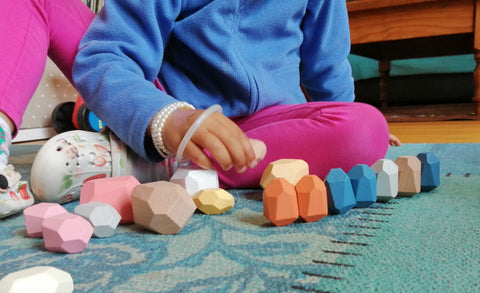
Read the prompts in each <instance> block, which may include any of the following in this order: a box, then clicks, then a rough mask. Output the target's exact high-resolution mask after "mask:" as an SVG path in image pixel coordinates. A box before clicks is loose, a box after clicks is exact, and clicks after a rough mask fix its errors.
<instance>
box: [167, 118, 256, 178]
mask: <svg viewBox="0 0 480 293" xmlns="http://www.w3.org/2000/svg"><path fill="white" fill-rule="evenodd" d="M202 112H203V110H185V109H180V110H177V111H175V112H173V114H172V115H171V117H170V118H169V119H168V120H167V122H166V123H165V126H164V128H163V132H162V134H163V142H164V144H165V146H166V147H167V148H168V150H170V151H172V152H174V153H176V152H177V150H178V147H179V145H180V143H181V141H182V138H183V136H184V135H185V133H186V132H187V131H188V129H189V128H190V126H192V124H193V123H194V122H195V120H196V119H197V118H198V116H200V114H201V113H202ZM204 150H205V151H207V152H208V153H209V154H210V155H211V157H212V158H213V159H214V160H215V161H216V162H217V163H218V164H219V165H220V167H221V168H222V169H223V170H229V169H231V168H232V167H234V168H235V170H236V171H237V172H239V173H243V172H245V171H246V170H247V168H248V167H250V168H254V167H255V166H256V165H257V159H256V158H255V152H254V150H253V148H252V145H251V143H250V141H249V139H248V137H247V136H246V135H245V133H244V132H243V131H242V130H241V129H240V128H239V127H238V126H237V125H236V124H235V123H234V122H233V121H232V120H230V119H229V118H228V117H226V116H225V115H223V114H221V113H218V112H215V113H213V114H211V115H210V116H209V117H208V118H207V119H206V120H205V121H204V122H203V123H202V124H201V125H200V126H199V127H198V129H197V130H196V131H195V133H194V134H193V136H192V138H191V139H190V141H189V142H188V144H187V146H186V148H185V151H184V152H183V157H184V158H187V159H189V160H191V161H193V162H194V163H195V164H197V165H199V166H200V167H202V168H205V169H209V168H212V166H213V162H212V160H211V159H210V158H209V157H208V156H207V154H206V153H205V152H204Z"/></svg>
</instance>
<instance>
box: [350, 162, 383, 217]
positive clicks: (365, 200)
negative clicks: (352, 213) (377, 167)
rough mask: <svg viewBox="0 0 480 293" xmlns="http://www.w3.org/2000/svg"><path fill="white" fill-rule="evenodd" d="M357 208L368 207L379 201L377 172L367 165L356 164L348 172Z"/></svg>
mask: <svg viewBox="0 0 480 293" xmlns="http://www.w3.org/2000/svg"><path fill="white" fill-rule="evenodd" d="M347 174H348V177H350V181H351V183H352V188H353V194H354V195H355V199H356V201H357V205H356V207H357V208H366V207H369V206H370V205H372V204H373V203H375V202H377V174H375V172H374V171H373V170H372V168H370V167H369V166H367V165H364V164H359V165H356V166H354V167H353V168H352V169H351V170H350V171H349V172H348V173H347Z"/></svg>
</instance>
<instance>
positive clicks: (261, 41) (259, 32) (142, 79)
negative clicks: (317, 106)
mask: <svg viewBox="0 0 480 293" xmlns="http://www.w3.org/2000/svg"><path fill="white" fill-rule="evenodd" d="M349 50H350V34H349V29H348V19H347V12H346V4H345V1H342V0H312V1H308V0H168V1H167V0H106V1H105V6H104V8H103V10H101V12H100V13H99V14H98V15H97V17H96V18H95V19H94V20H93V22H92V24H91V26H90V27H89V29H88V31H87V33H86V34H85V36H84V38H83V40H82V42H81V44H80V47H79V52H78V55H77V58H76V61H75V64H74V70H73V78H74V82H75V85H76V87H77V88H78V90H79V91H80V93H81V95H82V96H83V98H84V99H85V101H86V103H87V105H88V106H89V108H90V109H92V111H93V112H95V113H96V115H97V116H99V118H100V119H101V120H103V121H104V122H105V123H106V124H107V125H108V126H109V127H110V128H111V129H112V130H113V131H114V132H115V133H116V134H117V135H118V136H119V138H120V139H121V140H123V141H124V142H126V143H127V144H128V145H129V146H130V147H132V148H133V150H134V151H135V152H137V153H138V154H140V155H141V156H143V157H144V158H146V159H149V160H154V161H156V160H160V159H161V158H160V156H159V155H158V154H157V152H156V151H155V149H154V147H153V144H152V142H151V139H149V138H148V137H146V135H145V132H146V129H147V126H148V124H149V122H150V120H151V119H152V117H153V116H154V115H155V113H156V112H157V111H159V110H160V109H161V108H162V107H164V106H165V105H167V104H170V103H173V102H176V101H178V100H181V101H186V102H188V103H191V104H192V105H194V106H195V107H196V108H197V109H205V108H207V107H209V106H210V105H212V104H220V105H222V107H223V109H224V113H225V114H226V115H227V116H230V117H232V116H246V115H250V114H252V113H255V112H257V111H259V110H261V109H263V108H265V107H269V106H272V105H279V104H297V103H303V102H305V96H304V94H303V93H302V91H301V88H300V84H301V85H303V86H304V88H305V89H306V91H307V93H308V95H309V98H310V99H311V100H314V101H353V99H354V93H353V79H352V77H351V68H350V65H349V63H348V61H347V55H348V53H349ZM157 78H158V80H159V81H160V82H161V84H162V85H163V87H164V88H165V90H166V93H164V92H162V91H160V90H158V89H157V88H156V87H155V86H154V84H153V81H154V80H155V79H157Z"/></svg>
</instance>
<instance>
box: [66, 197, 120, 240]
mask: <svg viewBox="0 0 480 293" xmlns="http://www.w3.org/2000/svg"><path fill="white" fill-rule="evenodd" d="M75 214H77V215H79V216H82V217H83V218H85V219H86V220H88V221H89V222H90V224H92V226H93V235H94V236H95V237H99V238H100V237H110V236H112V235H113V234H114V233H115V229H116V228H117V226H118V224H119V223H120V219H121V217H120V214H119V213H118V212H117V210H116V209H115V208H114V207H112V206H111V205H109V204H107V203H103V202H99V201H91V202H88V203H84V204H79V205H78V206H76V207H75Z"/></svg>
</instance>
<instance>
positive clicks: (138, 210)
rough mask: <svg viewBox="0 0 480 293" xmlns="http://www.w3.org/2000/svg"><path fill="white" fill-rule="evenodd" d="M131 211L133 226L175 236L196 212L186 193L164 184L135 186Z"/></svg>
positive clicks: (165, 182)
mask: <svg viewBox="0 0 480 293" xmlns="http://www.w3.org/2000/svg"><path fill="white" fill-rule="evenodd" d="M132 208H133V219H134V221H135V223H137V224H138V225H140V226H143V227H145V228H147V229H149V230H151V231H154V232H157V233H160V234H177V233H178V232H180V231H181V230H182V228H183V227H184V225H185V224H186V223H187V222H188V220H189V219H190V218H191V217H192V215H193V213H194V212H195V210H196V206H195V203H194V202H193V200H192V197H191V196H190V195H189V194H188V193H187V191H186V190H185V189H184V188H183V187H182V186H180V185H179V184H176V183H172V182H168V181H157V182H152V183H145V184H139V185H137V186H135V188H134V189H133V191H132Z"/></svg>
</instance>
